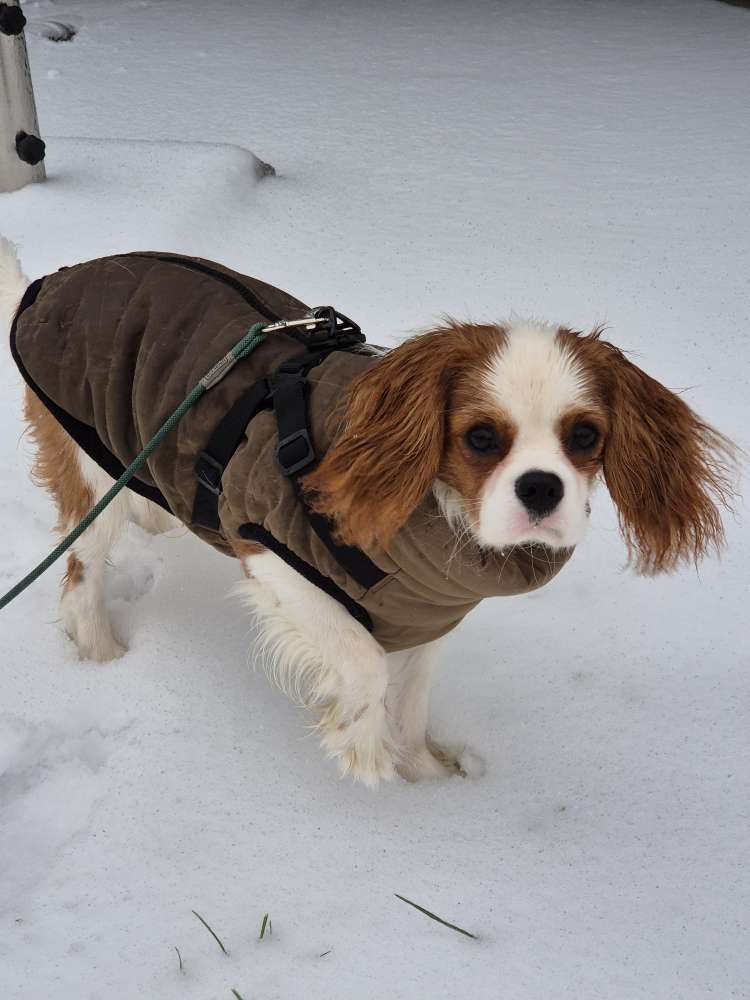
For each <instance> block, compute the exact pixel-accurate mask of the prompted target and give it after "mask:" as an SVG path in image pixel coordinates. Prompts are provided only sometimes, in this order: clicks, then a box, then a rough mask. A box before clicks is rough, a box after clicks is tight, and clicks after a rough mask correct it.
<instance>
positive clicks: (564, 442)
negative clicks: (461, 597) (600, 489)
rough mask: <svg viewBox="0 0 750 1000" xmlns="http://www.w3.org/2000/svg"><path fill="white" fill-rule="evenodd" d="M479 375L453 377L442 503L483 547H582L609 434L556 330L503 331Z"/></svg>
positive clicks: (440, 478) (600, 409)
mask: <svg viewBox="0 0 750 1000" xmlns="http://www.w3.org/2000/svg"><path fill="white" fill-rule="evenodd" d="M496 339H497V341H498V343H497V345H496V346H495V348H494V350H492V351H491V352H490V353H489V355H488V357H487V359H486V362H485V364H484V365H483V366H482V367H481V368H479V369H477V370H476V371H471V370H469V371H466V370H464V371H461V372H459V373H457V375H456V376H455V378H454V381H453V385H452V387H451V392H450V396H449V400H448V409H447V413H446V436H445V445H444V455H443V459H442V461H441V467H440V472H439V474H438V485H437V489H436V492H437V495H438V498H439V499H440V501H441V503H442V505H443V507H444V509H445V510H446V512H449V514H450V515H451V516H452V517H456V515H457V514H460V516H461V518H462V519H463V520H464V522H465V523H467V524H468V525H469V526H470V528H471V530H472V531H473V533H474V535H475V536H476V538H477V540H478V541H479V543H480V544H481V545H484V546H487V547H490V548H494V549H504V548H507V547H509V546H512V545H518V544H524V543H529V542H536V543H543V544H545V545H548V546H550V547H552V548H567V547H570V546H573V545H577V544H578V542H580V541H581V539H582V537H583V534H584V532H585V530H586V524H587V521H588V513H589V510H590V507H589V493H590V491H591V488H592V483H593V480H594V476H595V474H596V473H597V472H598V471H599V469H600V468H601V463H602V455H603V451H604V444H605V440H606V436H607V431H608V423H607V415H606V410H605V409H604V407H603V405H602V402H601V400H600V399H598V398H597V393H596V391H595V389H594V387H593V385H592V384H591V380H590V379H589V378H587V375H586V373H585V371H584V370H583V367H582V365H581V364H580V362H579V361H578V360H577V359H576V358H575V356H574V355H573V354H572V353H571V352H570V351H569V350H567V349H566V347H565V345H564V344H563V343H562V341H561V340H560V338H558V336H557V335H556V331H554V330H552V329H550V328H547V327H543V326H540V325H530V324H524V325H517V326H513V327H510V328H507V329H504V330H502V331H500V330H498V333H497V338H496Z"/></svg>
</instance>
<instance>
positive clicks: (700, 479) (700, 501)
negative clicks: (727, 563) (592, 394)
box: [597, 341, 736, 575]
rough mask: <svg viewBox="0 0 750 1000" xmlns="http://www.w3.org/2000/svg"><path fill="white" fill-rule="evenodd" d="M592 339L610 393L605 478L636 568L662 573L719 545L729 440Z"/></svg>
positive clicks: (728, 484)
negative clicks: (601, 352)
mask: <svg viewBox="0 0 750 1000" xmlns="http://www.w3.org/2000/svg"><path fill="white" fill-rule="evenodd" d="M597 346H598V347H599V348H600V349H604V350H605V351H606V352H607V354H608V357H607V359H606V360H607V362H608V364H607V368H608V372H607V375H608V377H607V381H608V382H610V385H609V388H610V395H611V400H610V405H611V420H612V426H611V428H610V435H609V439H608V440H607V443H606V445H605V449H604V477H605V479H606V482H607V486H608V488H609V492H610V494H611V496H612V499H613V500H614V502H615V504H616V505H617V509H618V515H619V521H620V529H621V531H622V534H623V537H624V539H625V541H626V543H627V546H628V550H629V553H630V558H631V562H632V563H633V565H634V567H635V569H636V570H637V571H638V572H639V573H643V574H647V575H651V574H654V573H661V572H669V571H670V570H673V569H675V568H676V567H677V566H678V565H679V563H681V562H697V561H698V560H699V559H700V558H702V557H703V556H705V555H706V554H707V553H708V552H709V551H710V550H717V551H718V550H720V549H721V548H722V546H723V543H724V528H723V525H722V521H721V512H720V507H725V508H727V509H730V500H731V498H732V496H733V489H732V480H733V473H734V469H735V465H736V458H735V456H736V450H735V448H734V446H733V445H732V443H731V442H730V441H729V440H728V439H727V438H725V437H724V436H723V435H722V434H720V433H719V432H718V431H716V430H714V429H713V428H712V427H710V426H709V425H708V424H706V423H704V422H703V421H702V420H701V419H700V417H698V416H697V414H695V413H694V412H693V411H692V410H691V409H690V407H689V406H688V405H687V404H686V403H685V402H683V400H682V399H680V397H679V396H676V395H675V394H674V393H673V392H670V391H669V389H665V388H664V386H663V385H661V384H660V383H659V382H657V381H656V380H655V379H652V378H650V377H649V376H648V375H646V373H645V372H643V371H641V369H640V368H637V367H636V366H635V365H634V364H632V363H631V362H630V361H628V359H627V358H626V357H625V356H624V355H623V354H622V352H621V351H619V350H618V349H617V348H616V347H613V346H612V345H611V344H606V343H604V342H601V341H600V342H599V343H598V345H597ZM610 380H611V381H610Z"/></svg>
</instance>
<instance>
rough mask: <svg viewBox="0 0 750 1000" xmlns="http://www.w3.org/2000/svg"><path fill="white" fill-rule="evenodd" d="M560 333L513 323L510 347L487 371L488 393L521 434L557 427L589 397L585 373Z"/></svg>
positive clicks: (507, 344)
mask: <svg viewBox="0 0 750 1000" xmlns="http://www.w3.org/2000/svg"><path fill="white" fill-rule="evenodd" d="M557 329H558V328H557V327H555V326H551V325H549V324H547V323H537V322H534V321H530V320H529V321H521V322H515V323H512V324H508V326H507V327H506V330H507V338H506V342H505V344H504V346H503V347H502V348H500V350H499V351H498V352H497V353H496V354H495V355H494V357H492V358H491V359H490V361H489V363H488V366H487V369H486V371H485V374H484V379H483V381H484V385H485V387H486V389H487V390H488V391H489V393H490V395H491V396H492V398H493V399H494V400H496V401H497V403H498V405H499V406H501V407H502V409H503V410H504V411H505V412H506V413H507V414H508V415H509V416H510V418H511V419H512V420H513V422H514V423H515V424H516V426H517V428H518V431H519V433H520V434H521V435H525V434H527V433H528V432H529V431H532V430H536V429H541V428H543V427H544V428H550V427H553V426H554V425H555V424H556V422H557V421H558V420H559V418H560V415H561V414H562V413H564V412H565V411H566V410H568V409H570V408H571V407H572V406H574V405H576V404H577V405H581V404H582V403H584V402H585V401H586V399H587V397H588V393H587V391H586V375H585V372H584V370H583V368H582V366H581V364H580V363H579V362H578V360H577V359H576V358H574V357H573V356H572V355H571V354H570V353H569V352H568V351H567V350H566V349H565V348H564V347H563V346H562V345H561V344H560V343H559V342H558V340H557Z"/></svg>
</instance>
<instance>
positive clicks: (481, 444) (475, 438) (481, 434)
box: [465, 424, 500, 455]
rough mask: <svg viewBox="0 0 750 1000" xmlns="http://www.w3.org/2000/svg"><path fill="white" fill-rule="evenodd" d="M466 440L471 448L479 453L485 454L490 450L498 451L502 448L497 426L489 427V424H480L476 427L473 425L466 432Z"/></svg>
mask: <svg viewBox="0 0 750 1000" xmlns="http://www.w3.org/2000/svg"><path fill="white" fill-rule="evenodd" d="M465 440H466V443H467V445H468V446H469V447H470V448H471V450H472V451H475V452H477V454H479V455H485V454H487V452H489V451H498V449H499V448H500V442H499V441H498V438H497V434H496V433H495V428H494V427H489V426H488V425H487V424H478V425H477V426H476V427H472V428H471V430H468V431H467V432H466V435H465Z"/></svg>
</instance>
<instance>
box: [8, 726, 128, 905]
mask: <svg viewBox="0 0 750 1000" xmlns="http://www.w3.org/2000/svg"><path fill="white" fill-rule="evenodd" d="M127 728H128V724H125V723H124V722H123V720H122V718H121V717H120V718H118V717H117V716H116V715H115V714H114V713H113V712H112V711H107V710H102V708H101V706H98V707H96V708H94V707H91V706H90V707H89V708H88V709H87V710H81V709H76V710H68V711H66V712H64V713H59V714H58V715H57V716H56V717H55V718H53V719H49V720H47V721H45V722H42V723H34V722H29V721H27V720H25V719H22V718H20V717H19V716H17V715H10V714H7V713H6V714H2V715H0V816H2V823H0V858H3V859H5V863H3V864H2V865H0V914H2V913H6V914H7V915H8V916H12V917H14V918H15V917H17V916H18V912H17V911H18V908H19V906H20V905H22V904H23V902H24V901H25V900H26V899H28V896H29V893H30V892H31V891H32V890H33V889H34V887H35V886H36V885H38V884H39V883H40V882H41V881H42V880H43V879H44V878H45V877H46V876H47V874H48V873H49V872H50V871H51V870H52V869H53V868H54V865H55V862H56V860H57V858H58V857H59V856H60V852H61V850H62V849H63V848H64V847H65V845H66V844H67V843H68V842H69V841H70V840H71V839H72V838H73V837H75V836H76V835H79V834H80V833H82V832H83V831H85V830H86V828H87V827H88V825H89V823H90V821H91V817H92V814H93V812H94V808H95V806H96V803H97V801H98V800H99V798H101V796H102V794H103V792H104V788H105V780H104V773H103V772H104V770H105V768H106V764H107V760H108V758H109V756H110V753H111V751H112V742H113V740H114V738H115V737H116V736H117V734H118V733H119V732H122V731H124V730H125V729H127Z"/></svg>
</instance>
